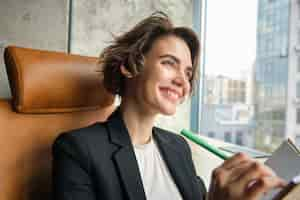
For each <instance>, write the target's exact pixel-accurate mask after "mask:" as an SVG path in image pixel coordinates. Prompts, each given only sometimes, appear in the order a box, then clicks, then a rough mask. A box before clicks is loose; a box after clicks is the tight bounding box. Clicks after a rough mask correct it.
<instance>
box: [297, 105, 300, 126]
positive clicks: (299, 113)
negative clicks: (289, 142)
mask: <svg viewBox="0 0 300 200" xmlns="http://www.w3.org/2000/svg"><path fill="white" fill-rule="evenodd" d="M296 112H297V113H296V123H297V124H298V125H300V108H297V111H296Z"/></svg>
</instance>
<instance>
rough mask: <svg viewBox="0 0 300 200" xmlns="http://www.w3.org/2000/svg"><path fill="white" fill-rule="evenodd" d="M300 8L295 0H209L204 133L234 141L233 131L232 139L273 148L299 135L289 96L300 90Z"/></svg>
mask: <svg viewBox="0 0 300 200" xmlns="http://www.w3.org/2000/svg"><path fill="white" fill-rule="evenodd" d="M298 8H299V5H298V4H297V2H296V1H289V0H274V1H269V0H252V1H239V0H232V1H217V0H209V1H207V22H206V23H207V25H206V40H205V45H206V51H205V52H206V53H205V59H204V60H205V63H204V67H205V78H204V91H203V94H204V98H203V99H204V101H203V109H202V118H201V123H200V129H201V133H203V134H204V135H208V133H209V132H214V133H215V138H218V139H222V140H223V139H225V140H226V141H227V142H228V141H230V139H229V135H228V133H229V132H231V133H232V140H231V141H232V142H234V143H237V144H240V145H245V146H248V147H251V148H257V149H260V150H264V151H269V152H270V151H272V150H274V149H275V148H276V147H277V146H278V145H279V144H280V143H281V142H282V140H283V139H285V138H287V137H290V138H291V139H292V140H294V141H295V139H296V137H297V132H300V127H297V125H295V123H296V120H288V119H295V118H296V115H295V110H296V109H295V104H292V103H289V102H292V101H289V100H288V99H290V98H295V97H296V95H297V96H298V94H299V93H297V94H296V92H297V91H298V90H297V89H295V88H296V87H297V79H298V77H296V75H294V74H296V73H295V72H297V70H298V69H297V68H298V59H299V58H298V57H297V56H298V55H297V54H298V53H299V52H296V51H297V48H295V47H296V45H297V43H298V38H299V37H298V36H299V31H298V29H297V28H296V26H292V27H295V28H293V29H290V27H291V25H292V24H296V23H299V19H298V16H299V9H298ZM289 16H290V17H289ZM289 38H293V39H291V40H289ZM298 45H299V44H298ZM289 48H290V49H289ZM290 52H292V53H290ZM288 74H290V75H288ZM288 77H289V80H288ZM299 80H300V79H299ZM288 84H293V85H292V86H290V85H288ZM290 88H293V89H290ZM288 90H291V91H288ZM287 94H289V96H287ZM291 121H294V122H293V123H291Z"/></svg>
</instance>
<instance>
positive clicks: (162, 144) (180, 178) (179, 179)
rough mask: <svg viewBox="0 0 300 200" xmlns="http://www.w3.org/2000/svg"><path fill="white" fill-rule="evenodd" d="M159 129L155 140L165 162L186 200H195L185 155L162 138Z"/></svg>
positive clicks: (155, 133) (156, 131)
mask: <svg viewBox="0 0 300 200" xmlns="http://www.w3.org/2000/svg"><path fill="white" fill-rule="evenodd" d="M161 134H164V133H160V130H159V129H156V128H154V133H153V135H154V138H155V140H156V142H157V144H158V147H159V150H160V151H161V153H162V157H163V159H164V160H165V162H166V164H167V166H168V169H169V170H170V173H171V175H172V177H173V179H174V182H175V184H176V185H177V187H178V189H179V191H180V193H181V195H182V197H183V199H184V200H192V199H195V198H194V197H193V193H194V191H193V185H191V183H192V182H191V178H192V177H191V176H190V174H189V173H188V170H189V168H188V166H187V164H186V163H185V162H184V161H185V158H184V155H182V153H181V152H180V151H178V150H176V148H175V147H174V146H173V145H172V144H170V143H169V141H167V140H165V138H163V137H162V136H161Z"/></svg>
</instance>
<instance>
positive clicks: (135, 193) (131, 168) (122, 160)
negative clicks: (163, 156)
mask: <svg viewBox="0 0 300 200" xmlns="http://www.w3.org/2000/svg"><path fill="white" fill-rule="evenodd" d="M107 125H108V130H109V135H110V139H111V141H112V142H113V143H115V144H116V145H118V146H120V149H119V150H118V151H116V152H115V153H114V154H113V159H114V160H115V162H116V166H117V169H118V170H119V174H120V177H121V182H122V183H123V185H124V189H125V191H126V193H127V195H128V198H129V199H130V200H146V195H145V192H144V188H143V183H142V179H141V176H140V173H139V168H138V164H137V160H136V157H135V154H134V150H133V146H132V144H131V141H130V136H129V133H128V131H127V128H126V126H125V124H124V122H123V120H122V116H121V113H120V111H119V110H116V111H115V112H114V113H113V114H112V115H111V117H110V118H109V120H108V123H107Z"/></svg>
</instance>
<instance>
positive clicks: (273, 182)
mask: <svg viewBox="0 0 300 200" xmlns="http://www.w3.org/2000/svg"><path fill="white" fill-rule="evenodd" d="M286 185H287V183H286V182H285V181H284V180H282V179H280V178H278V177H275V176H273V177H261V178H260V179H259V180H257V181H256V182H255V183H254V184H253V185H251V187H249V188H247V191H246V193H247V195H248V196H249V197H250V199H254V198H255V199H260V198H261V196H262V195H263V194H264V193H266V192H267V191H269V190H270V189H273V188H279V187H284V186H286Z"/></svg>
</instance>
